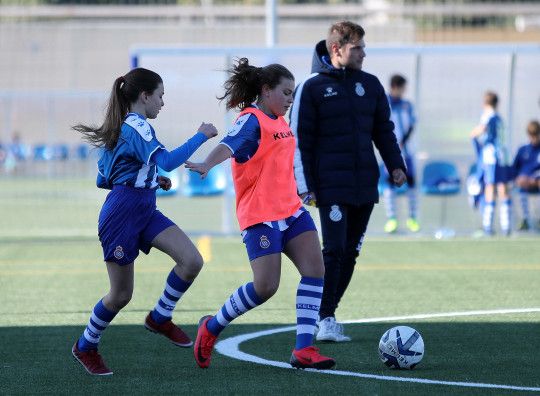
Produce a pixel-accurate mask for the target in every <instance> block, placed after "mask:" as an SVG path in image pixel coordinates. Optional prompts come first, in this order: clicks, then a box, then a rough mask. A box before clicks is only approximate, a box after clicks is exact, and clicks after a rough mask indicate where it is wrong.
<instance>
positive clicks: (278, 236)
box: [242, 211, 317, 261]
mask: <svg viewBox="0 0 540 396" xmlns="http://www.w3.org/2000/svg"><path fill="white" fill-rule="evenodd" d="M316 230H317V228H316V227H315V223H314V222H313V219H312V218H311V215H310V214H309V212H308V211H305V212H303V213H302V214H301V215H300V216H298V218H297V219H295V220H294V222H293V223H291V224H290V225H289V227H288V228H287V229H286V230H283V231H280V230H279V229H277V228H272V227H270V226H268V225H266V224H263V223H259V224H255V225H252V226H251V227H248V228H246V229H245V230H244V231H243V232H242V237H243V241H244V244H245V245H246V249H247V253H248V257H249V261H253V260H255V259H256V258H258V257H262V256H266V255H269V254H274V253H282V252H283V250H284V249H285V246H286V245H287V243H288V242H289V241H290V240H291V239H293V238H294V237H297V236H298V235H300V234H302V233H304V232H306V231H316Z"/></svg>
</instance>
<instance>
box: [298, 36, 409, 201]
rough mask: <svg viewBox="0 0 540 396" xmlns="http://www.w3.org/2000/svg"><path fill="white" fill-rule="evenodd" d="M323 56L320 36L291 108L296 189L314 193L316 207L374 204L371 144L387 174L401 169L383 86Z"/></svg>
mask: <svg viewBox="0 0 540 396" xmlns="http://www.w3.org/2000/svg"><path fill="white" fill-rule="evenodd" d="M323 57H325V59H329V56H328V51H327V50H326V43H325V41H324V40H323V41H321V42H319V43H318V44H317V46H316V47H315V53H314V56H313V65H312V70H311V71H312V73H313V74H312V75H311V76H310V77H309V78H308V79H307V80H306V81H304V82H303V83H302V84H300V85H299V86H298V87H297V88H296V91H295V98H294V103H293V106H292V109H291V129H292V130H293V132H294V133H295V135H296V137H297V142H298V148H299V150H297V152H296V155H295V176H296V181H297V184H298V192H299V193H303V192H306V191H313V192H315V194H316V195H317V201H318V204H319V205H331V204H349V205H361V204H364V203H370V202H378V200H379V194H378V191H377V183H378V180H379V169H378V166H377V160H376V158H375V152H374V150H373V143H374V144H375V146H376V147H377V149H378V150H379V153H380V154H381V157H382V159H383V161H384V163H385V165H386V167H387V169H388V170H389V171H390V173H391V172H392V171H393V170H394V169H398V168H401V169H403V170H405V164H404V163H403V159H402V157H401V152H400V149H399V146H398V143H397V141H396V137H395V135H394V124H393V123H392V121H390V108H389V105H388V99H387V98H386V95H385V92H384V88H383V87H382V85H381V83H380V82H379V80H378V79H377V77H375V76H373V75H371V74H369V73H365V72H363V71H359V70H352V69H336V68H334V67H332V66H331V65H330V64H329V63H328V62H329V60H328V61H327V62H325V61H324V60H323Z"/></svg>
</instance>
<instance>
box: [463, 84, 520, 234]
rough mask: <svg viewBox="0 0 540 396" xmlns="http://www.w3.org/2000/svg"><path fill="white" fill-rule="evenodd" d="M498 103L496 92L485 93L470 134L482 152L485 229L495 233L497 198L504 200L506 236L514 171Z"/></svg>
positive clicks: (483, 218)
mask: <svg viewBox="0 0 540 396" xmlns="http://www.w3.org/2000/svg"><path fill="white" fill-rule="evenodd" d="M498 102H499V98H498V96H497V94H495V93H494V92H489V91H488V92H486V93H485V94H484V111H483V113H482V116H481V118H480V124H478V125H477V126H476V127H475V128H474V129H473V130H472V131H471V133H470V136H471V138H472V139H474V140H475V141H476V144H477V145H478V148H479V152H480V159H479V161H478V166H479V172H480V173H481V174H482V177H483V180H484V205H483V213H482V228H483V231H484V234H485V235H493V234H494V230H493V217H494V212H495V199H496V198H498V199H499V201H500V203H501V207H500V213H499V220H500V224H501V231H502V233H503V234H504V235H509V234H510V212H511V200H510V195H509V191H508V185H507V183H508V181H510V179H511V171H510V167H509V161H508V153H507V148H506V146H505V143H504V127H503V122H502V119H501V116H500V115H499V113H497V104H498Z"/></svg>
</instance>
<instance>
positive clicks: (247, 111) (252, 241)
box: [186, 58, 335, 369]
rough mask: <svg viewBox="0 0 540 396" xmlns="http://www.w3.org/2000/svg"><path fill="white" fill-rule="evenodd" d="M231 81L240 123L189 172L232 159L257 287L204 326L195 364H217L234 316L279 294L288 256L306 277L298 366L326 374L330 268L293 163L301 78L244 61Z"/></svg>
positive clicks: (300, 294)
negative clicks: (292, 117)
mask: <svg viewBox="0 0 540 396" xmlns="http://www.w3.org/2000/svg"><path fill="white" fill-rule="evenodd" d="M229 73H230V77H229V79H228V80H227V81H226V82H225V94H224V95H223V97H221V98H220V99H222V100H223V99H226V101H227V109H233V108H238V109H239V110H240V114H239V115H238V118H237V119H236V122H235V124H234V125H233V127H232V128H231V130H230V131H229V133H228V134H227V136H226V137H225V138H224V139H223V140H222V141H221V143H220V144H219V145H218V146H217V147H216V148H215V149H214V150H213V151H212V152H211V153H210V154H209V155H208V157H207V158H206V160H205V161H204V162H202V163H192V162H186V167H187V168H188V169H190V170H192V171H194V172H198V173H200V174H201V177H203V178H204V177H205V176H206V175H207V174H208V171H209V170H210V169H211V168H212V167H214V166H215V165H217V164H219V163H221V162H223V161H225V160H226V159H228V158H230V157H233V160H232V173H233V180H234V186H235V190H236V214H237V217H238V223H239V224H240V229H241V230H242V237H243V240H244V243H245V245H246V248H247V251H248V256H249V259H250V263H251V268H252V271H253V282H249V283H247V284H245V285H242V286H240V287H239V288H238V289H237V290H236V291H234V293H233V294H232V295H231V296H230V297H229V298H228V299H227V301H226V302H225V304H224V305H223V306H222V307H221V309H220V310H218V312H217V313H216V314H215V315H214V316H204V317H203V318H201V321H200V322H199V329H198V332H197V339H196V341H195V348H194V354H195V360H196V361H197V364H198V365H199V366H200V367H202V368H207V367H208V366H209V365H210V359H211V354H212V349H213V347H214V344H215V342H216V340H217V337H218V336H219V334H220V333H221V331H222V330H223V329H224V328H225V327H226V326H227V325H228V324H229V323H230V322H231V321H232V320H234V319H235V318H237V317H238V316H240V315H242V314H243V313H245V312H247V311H249V310H250V309H252V308H255V307H256V306H258V305H261V304H262V303H264V302H265V301H266V300H268V299H269V298H270V297H272V296H273V295H274V293H275V292H276V291H277V289H278V286H279V281H280V276H281V253H285V255H287V257H289V258H290V259H291V261H292V262H293V263H294V265H295V266H296V268H297V269H298V271H299V272H300V275H301V279H300V284H299V285H298V289H297V293H296V314H297V331H296V344H295V347H294V349H293V351H292V355H291V360H290V362H291V365H292V366H293V367H296V368H316V369H327V368H330V367H333V366H334V364H335V361H334V359H332V358H329V357H326V356H323V355H321V354H320V353H319V350H318V348H315V347H314V346H313V334H314V332H315V328H316V320H317V318H318V314H319V308H320V302H321V297H322V292H323V283H324V264H323V260H322V255H321V248H320V243H319V237H318V234H317V230H316V228H315V224H314V223H313V220H312V219H311V216H310V215H309V212H307V211H306V210H305V209H304V208H303V207H302V202H301V201H300V198H299V197H298V195H297V189H296V181H295V179H294V172H293V161H294V151H295V149H296V140H295V138H294V135H293V133H292V132H291V129H290V128H289V126H288V124H287V122H286V121H285V119H284V118H283V116H284V115H285V113H286V112H287V110H288V109H289V107H290V106H291V104H292V102H293V96H292V95H293V91H294V77H293V75H292V74H291V72H290V71H289V70H287V68H285V67H284V66H282V65H278V64H272V65H268V66H265V67H255V66H252V65H250V64H249V62H248V60H247V59H246V58H242V59H240V60H239V61H238V63H237V65H236V66H234V67H233V68H232V69H231V70H230V71H229Z"/></svg>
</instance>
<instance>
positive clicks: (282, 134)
mask: <svg viewBox="0 0 540 396" xmlns="http://www.w3.org/2000/svg"><path fill="white" fill-rule="evenodd" d="M273 136H274V140H279V139H285V138H289V137H293V136H294V135H293V133H292V131H287V132H276V133H274V134H273Z"/></svg>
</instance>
